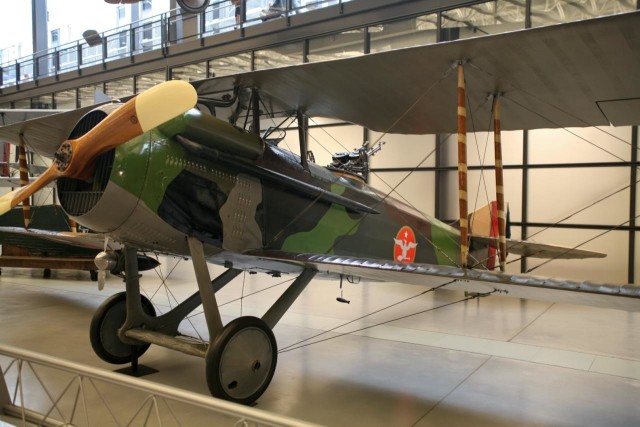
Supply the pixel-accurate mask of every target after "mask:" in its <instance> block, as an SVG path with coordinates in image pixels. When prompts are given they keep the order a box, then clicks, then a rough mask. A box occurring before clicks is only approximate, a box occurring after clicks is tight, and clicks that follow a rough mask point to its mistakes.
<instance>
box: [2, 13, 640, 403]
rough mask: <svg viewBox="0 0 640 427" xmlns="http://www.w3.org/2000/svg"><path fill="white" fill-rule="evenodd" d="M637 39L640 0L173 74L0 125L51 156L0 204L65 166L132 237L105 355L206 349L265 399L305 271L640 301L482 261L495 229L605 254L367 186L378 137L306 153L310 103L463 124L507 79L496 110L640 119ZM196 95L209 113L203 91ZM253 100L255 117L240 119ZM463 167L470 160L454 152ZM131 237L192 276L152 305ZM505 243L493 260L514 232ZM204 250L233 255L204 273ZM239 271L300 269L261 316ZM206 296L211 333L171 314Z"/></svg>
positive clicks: (530, 123)
mask: <svg viewBox="0 0 640 427" xmlns="http://www.w3.org/2000/svg"><path fill="white" fill-rule="evenodd" d="M638 52H640V13H639V12H634V13H629V14H625V15H616V16H610V17H605V18H599V19H594V20H589V21H581V22H574V23H569V24H562V25H556V26H550V27H544V28H537V29H531V30H524V31H517V32H512V33H505V34H498V35H493V36H486V37H482V38H474V39H465V40H458V41H453V42H446V43H438V44H433V45H427V46H418V47H412V48H407V49H401V50H395V51H389V52H383V53H377V54H370V55H364V56H360V57H356V58H350V59H342V60H335V61H327V62H319V63H311V64H303V65H298V66H291V67H284V68H279V69H269V70H262V71H254V72H249V73H244V74H238V75H233V76H226V77H221V78H214V79H209V80H203V81H199V82H193V83H186V82H182V81H169V82H165V83H162V84H160V85H158V86H155V87H154V88H151V89H149V90H148V91H145V92H143V93H141V94H139V95H137V96H136V97H135V98H132V99H130V100H129V101H127V102H126V103H124V104H120V103H114V104H109V105H103V106H100V107H98V108H96V109H95V110H93V111H91V112H89V113H88V114H86V115H84V116H83V117H82V118H80V119H79V118H78V117H77V115H74V114H73V113H62V114H59V115H54V116H48V117H44V118H40V119H34V120H30V121H27V122H24V123H19V124H14V125H10V126H7V127H3V128H0V138H4V139H7V140H9V141H13V142H17V141H19V140H20V139H21V138H22V139H23V140H24V141H25V143H26V144H27V145H28V146H29V148H30V149H31V150H33V151H35V152H37V153H40V154H43V155H48V156H49V157H51V158H53V164H52V166H51V167H50V168H49V169H48V170H47V171H45V172H44V173H42V174H41V175H40V176H39V177H38V179H37V180H36V181H34V182H32V183H31V184H29V185H28V186H26V187H24V188H22V189H18V190H15V191H13V192H11V193H8V194H7V195H5V196H3V197H2V198H0V213H3V212H6V211H8V210H9V209H11V208H12V207H14V206H17V205H18V204H19V203H20V202H21V201H22V200H24V199H26V198H27V197H29V196H30V195H31V194H33V193H34V192H35V191H37V190H39V189H40V188H42V187H43V186H44V185H46V184H48V183H50V182H53V181H55V182H56V185H57V189H58V194H59V198H60V203H61V205H62V207H63V208H64V209H65V211H66V212H67V213H68V214H69V216H70V217H72V218H73V219H74V220H76V221H77V222H78V223H79V224H82V225H84V226H86V227H88V228H91V229H93V230H96V231H97V232H100V233H104V234H105V235H108V236H110V237H111V238H112V239H114V240H116V241H119V242H122V243H123V244H124V245H125V249H124V256H125V261H126V262H125V268H126V292H123V293H120V294H116V295H114V296H112V297H111V298H109V299H108V300H107V301H105V303H104V304H103V305H102V306H101V307H100V308H99V309H98V311H97V312H96V314H95V316H94V318H93V320H92V322H91V327H90V336H91V343H92V346H93V349H94V350H95V352H96V353H97V355H98V356H99V357H100V358H102V359H103V360H105V361H107V362H110V363H114V364H124V363H128V362H130V361H132V360H137V357H138V356H140V355H141V354H142V353H144V351H145V350H146V349H147V348H148V347H149V345H150V344H156V345H161V346H164V347H167V348H171V349H174V350H177V351H180V352H183V353H186V354H191V355H195V356H199V357H203V358H204V359H205V361H206V380H207V383H208V386H209V389H210V391H211V393H212V394H213V395H214V396H217V397H221V398H224V399H228V400H231V401H235V402H240V403H251V402H253V401H255V400H256V399H258V398H259V397H260V396H261V395H262V393H263V392H264V391H265V390H266V388H267V387H268V385H269V383H270V381H271V379H272V376H273V374H274V372H275V368H276V362H277V344H276V340H275V337H274V334H273V332H272V329H273V327H274V326H275V325H276V324H277V323H278V321H279V320H280V319H281V317H282V316H283V315H284V313H285V312H286V311H287V310H288V308H289V307H290V306H291V304H292V303H293V302H294V301H295V300H296V298H297V297H298V296H299V295H300V293H301V292H302V291H303V289H304V288H305V286H306V285H307V284H308V283H309V282H310V281H311V279H313V278H319V277H324V278H329V279H334V280H341V279H342V278H350V277H353V278H362V279H364V280H373V281H375V280H383V281H395V282H404V283H410V284H416V285H420V286H424V287H430V288H434V287H443V288H447V289H464V290H471V291H473V292H477V293H478V294H479V295H485V294H489V293H495V292H500V293H501V294H503V295H507V296H513V297H518V298H534V299H543V300H551V301H561V302H569V303H574V304H594V305H600V306H607V307H614V308H619V309H626V310H633V311H637V310H639V309H640V288H638V287H636V286H617V285H611V284H593V283H589V282H579V281H569V280H562V279H550V278H539V277H532V276H528V275H520V274H509V273H505V272H500V271H492V270H489V269H486V268H485V265H487V263H486V260H487V258H490V257H491V252H490V251H491V250H493V251H495V250H496V248H497V247H500V246H502V244H499V243H497V242H496V241H497V240H499V241H500V242H502V243H503V244H504V245H505V246H507V247H508V251H509V252H510V253H515V254H521V255H524V256H531V255H538V256H543V257H547V258H584V257H598V256H602V254H598V253H595V252H590V251H585V250H580V249H573V248H559V247H556V246H553V245H545V244H540V243H531V242H519V241H511V240H507V239H506V237H505V236H504V228H505V225H504V221H500V222H499V227H498V228H500V229H501V230H499V233H498V236H497V238H494V237H487V236H486V235H485V236H476V235H474V227H473V226H472V227H470V234H468V237H466V238H465V237H464V234H463V233H462V230H463V229H465V234H466V232H468V231H469V230H467V229H466V228H465V227H464V225H465V223H466V222H467V215H466V214H465V215H461V218H460V228H456V227H453V226H450V225H447V224H444V223H442V222H440V221H438V220H437V219H435V218H433V217H431V216H430V215H427V214H424V213H421V212H418V211H417V210H415V209H414V208H412V207H411V206H409V205H407V204H406V203H404V202H401V201H398V200H395V199H393V198H392V197H391V196H389V195H388V194H384V193H382V192H380V191H378V190H376V189H374V188H371V187H370V186H368V185H367V184H366V183H365V181H364V179H363V173H362V172H363V171H365V170H366V167H365V166H366V158H367V157H368V154H370V153H369V151H368V149H371V147H367V149H363V150H362V151H359V152H358V153H353V154H346V155H339V156H336V157H335V159H334V163H333V164H332V165H331V166H330V167H322V166H319V165H316V164H315V163H313V162H312V161H310V160H309V159H308V158H307V156H306V155H305V154H306V152H307V143H306V134H305V126H304V122H305V120H304V117H305V116H322V117H333V118H340V119H341V120H347V121H350V122H353V123H356V124H360V125H362V126H365V127H368V128H370V129H372V130H376V131H381V132H392V133H415V134H420V133H452V132H454V133H455V132H458V133H459V139H460V140H461V141H462V142H464V130H463V129H462V128H464V125H465V120H464V114H463V113H464V110H465V108H464V101H465V100H468V101H469V103H470V104H471V105H473V106H474V109H475V111H476V114H480V113H482V112H484V113H485V114H491V113H492V111H494V110H495V109H496V108H495V105H496V102H495V98H496V97H497V95H499V99H500V100H501V101H500V105H501V111H502V122H501V123H502V129H535V128H557V127H568V126H597V125H609V124H610V123H613V124H615V125H635V124H638V122H640V116H639V115H638V110H639V109H638V102H639V101H638V100H639V99H640V81H639V80H638V79H637V76H638V75H640V61H638ZM465 83H466V85H465ZM465 88H466V94H465V92H464V91H465ZM456 94H458V96H456ZM196 104H200V105H206V106H207V107H208V109H209V110H210V111H211V112H212V113H213V114H206V113H203V112H200V111H199V110H198V109H194V108H193V107H194V106H195V105H196ZM461 104H463V105H461ZM267 109H268V110H269V111H270V112H279V113H281V114H286V115H290V116H292V117H296V118H297V120H298V123H299V126H298V128H299V129H300V132H299V139H300V147H301V149H300V152H301V153H303V155H302V156H297V155H295V154H293V153H291V152H289V151H287V150H284V149H282V148H280V147H278V145H277V142H278V140H279V139H280V138H279V137H274V135H277V132H270V131H269V132H266V133H265V134H264V135H263V136H261V135H260V133H259V128H260V120H259V119H260V115H261V110H263V111H262V113H264V112H265V111H264V110H267ZM243 114H246V116H245V119H246V120H247V121H248V122H249V123H251V124H252V126H251V131H247V130H245V129H242V128H239V127H237V126H235V125H234V124H232V123H239V122H241V121H242V115H243ZM249 119H250V120H249ZM498 123H500V122H499V121H496V124H498ZM460 124H462V125H463V126H462V128H461V127H460V126H459V125H460ZM476 125H477V127H476V128H475V129H474V130H475V131H483V130H488V128H487V126H488V124H485V123H482V124H479V123H476ZM494 126H495V125H494ZM465 168H466V165H465V163H464V162H461V166H460V169H461V172H464V169H465ZM460 176H461V178H464V175H460ZM461 181H464V179H461ZM462 193H464V190H463V191H461V194H462ZM462 195H463V194H462ZM461 200H463V197H462V196H461ZM465 207H466V204H465ZM461 211H463V209H462V204H461ZM498 219H500V218H498ZM490 222H491V223H493V220H491V221H490ZM485 234H486V233H485ZM489 234H490V235H491V234H494V235H495V233H489ZM465 248H466V249H468V253H467V251H466V250H465ZM137 249H144V250H150V251H159V252H163V253H170V254H176V255H179V256H186V257H190V258H191V259H192V262H193V267H194V271H195V275H196V279H197V283H198V291H197V292H196V293H194V294H193V295H192V296H191V297H189V298H188V299H186V300H185V301H184V302H183V303H181V304H180V305H178V306H177V307H175V308H174V309H173V310H171V311H170V312H168V313H165V314H163V315H161V316H157V317H156V316H155V313H154V310H153V307H152V305H151V304H150V303H149V301H148V300H147V299H146V298H144V297H143V296H142V295H141V294H140V287H139V282H138V274H137V271H138V265H137V262H136V250H137ZM499 252H500V254H501V255H500V257H501V261H502V259H503V257H504V253H505V250H504V248H502V250H501V251H499ZM115 262H116V261H115V258H114V257H113V255H112V254H111V253H110V252H104V253H102V254H101V255H100V256H98V257H97V258H96V264H97V265H98V267H99V268H100V269H101V270H107V269H109V268H111V267H112V266H113V265H114V263H115ZM208 262H210V263H214V264H218V265H222V266H225V267H226V268H227V270H226V272H224V273H223V274H222V275H220V276H219V277H217V278H215V279H214V280H211V278H210V276H209V271H208V269H207V263H208ZM242 271H252V272H262V273H266V274H271V275H284V274H287V275H295V276H297V278H296V279H295V280H294V281H293V283H292V284H291V285H290V287H289V288H288V289H287V290H286V291H285V292H284V293H283V294H282V296H281V297H280V298H279V299H278V300H277V301H276V302H275V303H274V304H273V305H272V306H271V308H270V309H269V310H268V311H267V312H266V313H265V314H264V316H262V318H257V317H247V316H245V317H240V318H238V319H235V320H233V321H231V322H230V323H228V324H227V325H223V323H222V320H221V317H220V312H219V310H218V305H217V301H216V296H215V293H216V291H217V290H219V289H221V288H222V287H223V286H225V285H226V284H227V283H229V282H230V281H231V280H232V279H233V278H234V277H236V276H238V275H239V274H240V273H241V272H242ZM200 305H202V306H203V309H204V315H205V319H206V324H207V327H208V331H209V336H210V337H211V342H210V344H200V343H193V342H191V341H185V340H183V339H181V337H180V335H179V333H178V326H179V324H180V322H181V321H182V320H183V319H184V318H185V317H186V316H187V315H188V314H189V313H190V312H192V311H193V310H194V309H195V308H197V307H199V306H200Z"/></svg>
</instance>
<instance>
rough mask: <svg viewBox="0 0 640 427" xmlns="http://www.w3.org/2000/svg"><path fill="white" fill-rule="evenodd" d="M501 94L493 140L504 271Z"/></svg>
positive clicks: (495, 100)
mask: <svg viewBox="0 0 640 427" xmlns="http://www.w3.org/2000/svg"><path fill="white" fill-rule="evenodd" d="M499 97H500V94H497V93H496V94H494V97H493V122H494V123H493V142H494V147H495V156H496V161H495V165H496V201H497V205H498V257H499V259H500V271H504V269H505V263H506V258H507V239H506V237H505V229H506V217H505V214H504V177H503V173H502V141H501V139H500V99H499Z"/></svg>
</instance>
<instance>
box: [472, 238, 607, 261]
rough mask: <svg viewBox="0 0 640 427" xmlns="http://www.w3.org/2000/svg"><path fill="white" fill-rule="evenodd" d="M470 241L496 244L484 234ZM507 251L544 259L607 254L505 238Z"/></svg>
mask: <svg viewBox="0 0 640 427" xmlns="http://www.w3.org/2000/svg"><path fill="white" fill-rule="evenodd" d="M471 242H472V245H473V243H480V244H483V245H486V246H492V247H496V246H497V245H498V239H496V238H494V237H486V236H471ZM507 252H508V253H510V254H515V255H520V256H523V257H531V258H545V259H550V258H553V259H585V258H604V257H606V256H607V254H603V253H601V252H593V251H587V250H584V249H576V248H568V247H565V246H557V245H549V244H546V243H536V242H527V241H523V240H512V239H507Z"/></svg>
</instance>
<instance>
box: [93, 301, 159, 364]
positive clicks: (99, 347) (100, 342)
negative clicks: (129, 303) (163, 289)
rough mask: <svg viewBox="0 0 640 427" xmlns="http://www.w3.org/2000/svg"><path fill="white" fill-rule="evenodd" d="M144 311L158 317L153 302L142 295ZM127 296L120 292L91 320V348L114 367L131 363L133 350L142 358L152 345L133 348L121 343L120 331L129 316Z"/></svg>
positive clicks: (102, 305) (102, 306) (101, 307)
mask: <svg viewBox="0 0 640 427" xmlns="http://www.w3.org/2000/svg"><path fill="white" fill-rule="evenodd" d="M140 298H141V301H142V309H143V310H144V312H145V313H147V314H148V315H150V316H155V315H156V310H155V309H154V308H153V304H151V301H149V300H148V299H147V297H145V296H144V295H140ZM126 300H127V294H126V292H120V293H117V294H114V295H112V296H111V297H109V298H108V299H107V300H105V302H103V303H102V304H101V305H100V307H98V310H97V311H96V312H95V314H94V315H93V318H92V319H91V326H90V327H89V337H90V339H91V347H92V348H93V351H94V352H95V353H96V354H97V355H98V357H99V358H100V359H102V360H104V361H105V362H108V363H112V364H114V365H123V364H125V363H129V362H131V356H132V355H133V350H134V349H135V351H136V352H137V354H138V357H139V356H142V355H143V354H144V352H145V351H147V349H148V348H149V346H150V344H143V345H139V346H131V345H129V344H125V343H123V342H122V341H120V338H118V329H120V328H121V327H122V325H123V324H124V321H125V320H126V316H127V308H126Z"/></svg>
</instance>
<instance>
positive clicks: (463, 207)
mask: <svg viewBox="0 0 640 427" xmlns="http://www.w3.org/2000/svg"><path fill="white" fill-rule="evenodd" d="M458 198H459V202H460V264H461V265H462V267H466V266H467V257H468V254H469V246H468V243H467V242H468V235H469V230H468V223H467V221H468V220H467V215H468V213H467V211H468V207H467V108H466V94H465V86H464V61H459V62H458Z"/></svg>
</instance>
